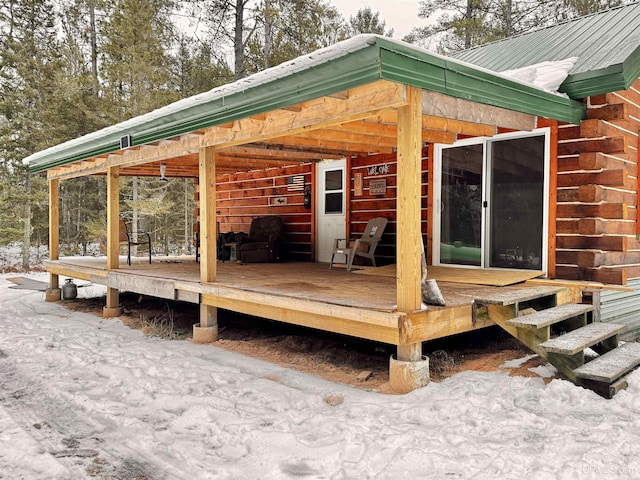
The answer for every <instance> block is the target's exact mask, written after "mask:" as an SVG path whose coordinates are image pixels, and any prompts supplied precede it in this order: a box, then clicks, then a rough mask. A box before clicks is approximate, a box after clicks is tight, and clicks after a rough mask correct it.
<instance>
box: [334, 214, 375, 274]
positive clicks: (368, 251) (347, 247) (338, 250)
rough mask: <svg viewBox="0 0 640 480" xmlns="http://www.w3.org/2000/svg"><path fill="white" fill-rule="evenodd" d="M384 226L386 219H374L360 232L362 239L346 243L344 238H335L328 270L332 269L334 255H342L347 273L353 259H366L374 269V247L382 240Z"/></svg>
mask: <svg viewBox="0 0 640 480" xmlns="http://www.w3.org/2000/svg"><path fill="white" fill-rule="evenodd" d="M386 226H387V219H386V218H382V217H376V218H372V219H371V220H369V223H367V226H366V227H365V229H364V232H362V237H360V238H358V239H357V240H355V241H348V240H347V239H346V238H336V239H335V241H334V244H333V252H332V253H331V262H330V263H329V268H333V259H334V258H335V256H336V255H344V256H345V257H346V263H347V272H350V271H351V265H353V260H354V259H355V257H364V258H368V259H369V260H371V264H372V265H373V266H374V267H375V266H376V257H375V253H376V247H377V246H378V243H379V242H380V239H381V238H382V232H384V229H385V227H386Z"/></svg>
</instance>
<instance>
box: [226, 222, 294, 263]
mask: <svg viewBox="0 0 640 480" xmlns="http://www.w3.org/2000/svg"><path fill="white" fill-rule="evenodd" d="M282 231H283V223H282V219H281V218H280V217H278V216H277V215H269V216H266V217H259V218H255V219H254V220H253V221H252V222H251V227H250V228H249V235H246V234H244V233H240V234H238V235H236V243H237V245H236V253H237V256H238V260H239V261H240V262H241V263H258V262H278V261H280V260H281V258H282Z"/></svg>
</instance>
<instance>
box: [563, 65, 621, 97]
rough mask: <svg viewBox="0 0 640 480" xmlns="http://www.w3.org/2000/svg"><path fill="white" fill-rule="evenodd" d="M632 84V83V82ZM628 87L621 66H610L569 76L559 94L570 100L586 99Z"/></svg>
mask: <svg viewBox="0 0 640 480" xmlns="http://www.w3.org/2000/svg"><path fill="white" fill-rule="evenodd" d="M632 83H633V82H632ZM628 87H629V85H627V82H626V81H625V75H624V71H623V66H622V65H620V64H618V65H612V66H609V67H606V68H600V69H598V70H592V71H589V72H582V73H576V74H575V75H569V76H568V77H567V79H566V80H565V81H564V82H562V85H560V89H559V90H560V92H562V93H565V94H567V95H568V96H569V97H571V98H575V99H580V98H587V97H590V96H592V95H600V94H602V93H610V92H616V91H618V90H626V89H627V88H628Z"/></svg>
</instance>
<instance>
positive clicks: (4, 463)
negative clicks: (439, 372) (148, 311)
mask: <svg viewBox="0 0 640 480" xmlns="http://www.w3.org/2000/svg"><path fill="white" fill-rule="evenodd" d="M11 276H15V275H8V274H5V275H0V332H1V333H0V479H3V480H4V479H7V480H9V479H11V480H14V479H29V480H31V479H38V480H40V479H44V480H46V479H65V480H66V479H85V478H86V479H88V478H97V479H138V480H139V479H153V480H155V479H189V480H199V479H234V480H235V479H265V480H269V479H274V480H275V479H292V478H307V479H358V480H360V479H404V478H415V479H496V478H500V479H518V480H524V479H536V480H546V479H572V478H576V479H589V478H599V479H600V478H605V479H617V478H621V479H622V478H640V456H639V454H640V415H639V414H640V372H635V373H633V374H631V376H630V386H629V388H628V389H627V390H626V391H623V392H621V393H619V394H618V395H617V396H615V397H614V398H613V399H612V400H605V399H603V398H600V397H599V396H597V395H596V394H595V393H593V392H591V391H587V390H584V389H581V388H578V387H576V386H574V385H572V384H571V383H569V382H566V381H564V380H552V381H551V382H550V383H549V384H546V385H545V383H544V382H543V380H542V379H540V378H525V377H509V376H508V375H507V374H506V373H504V372H492V373H482V372H473V371H467V372H464V373H461V374H457V375H454V376H452V377H451V378H449V379H447V380H445V381H443V382H441V383H435V382H432V383H431V384H429V385H428V386H427V387H425V388H423V389H421V390H419V391H415V392H412V393H410V394H408V395H384V394H380V393H373V392H367V391H364V390H358V389H355V388H351V387H347V386H344V385H339V384H334V383H330V382H327V381H324V380H321V379H319V378H316V377H313V376H310V375H306V374H304V373H300V372H296V371H292V370H287V369H285V368H282V367H278V366H275V365H272V364H268V363H265V362H262V361H260V360H256V359H253V358H248V357H245V356H242V355H239V354H234V353H233V352H228V351H224V350H221V349H219V348H216V347H215V346H211V345H195V344H192V343H190V342H188V341H164V340H159V339H157V338H151V337H145V336H144V335H143V334H142V333H141V332H140V331H138V330H132V329H130V328H128V327H126V326H124V325H123V324H122V323H121V322H120V320H118V319H108V320H107V319H101V318H99V317H96V316H94V315H91V314H87V313H81V312H72V311H69V310H67V309H66V308H65V307H64V304H63V303H46V302H44V299H43V293H42V292H37V291H32V290H26V289H15V288H10V287H11V286H13V284H12V283H10V282H8V281H7V280H6V279H7V278H10V277H11ZM34 278H36V279H39V280H46V278H47V277H46V276H45V275H42V274H40V275H37V276H34ZM95 288H97V287H95ZM80 292H81V294H82V295H90V294H96V293H97V294H100V292H99V291H98V290H96V289H94V287H89V288H82V289H80Z"/></svg>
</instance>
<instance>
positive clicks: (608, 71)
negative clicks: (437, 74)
mask: <svg viewBox="0 0 640 480" xmlns="http://www.w3.org/2000/svg"><path fill="white" fill-rule="evenodd" d="M453 57H454V58H457V59H458V60H463V61H465V62H469V63H471V64H474V65H478V66H481V67H484V68H488V69H490V70H494V71H496V72H501V71H504V70H511V69H515V68H520V67H524V66H527V65H533V64H536V63H541V62H544V61H547V60H549V61H553V60H563V59H566V58H569V57H578V61H577V62H576V64H575V65H574V67H573V69H572V70H571V71H570V72H569V76H568V77H567V79H566V80H565V81H564V82H563V83H562V85H561V87H560V91H561V92H564V93H566V94H567V95H569V96H570V97H571V98H575V99H578V98H585V97H588V96H590V95H598V94H601V93H608V92H615V91H618V90H626V89H627V88H629V87H630V86H631V84H632V83H633V82H634V81H636V80H637V79H638V77H640V2H638V3H632V4H630V5H625V6H621V7H617V8H612V9H610V10H605V11H602V12H599V13H595V14H593V15H588V16H585V17H580V18H577V19H575V20H571V21H567V22H564V23H560V24H558V25H555V26H552V27H548V28H542V29H540V30H536V31H533V32H528V33H525V34H522V35H518V36H515V37H511V38H507V39H504V40H500V41H497V42H493V43H489V44H487V45H482V46H479V47H475V48H471V49H468V50H465V51H462V52H458V53H456V54H454V55H453Z"/></svg>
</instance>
